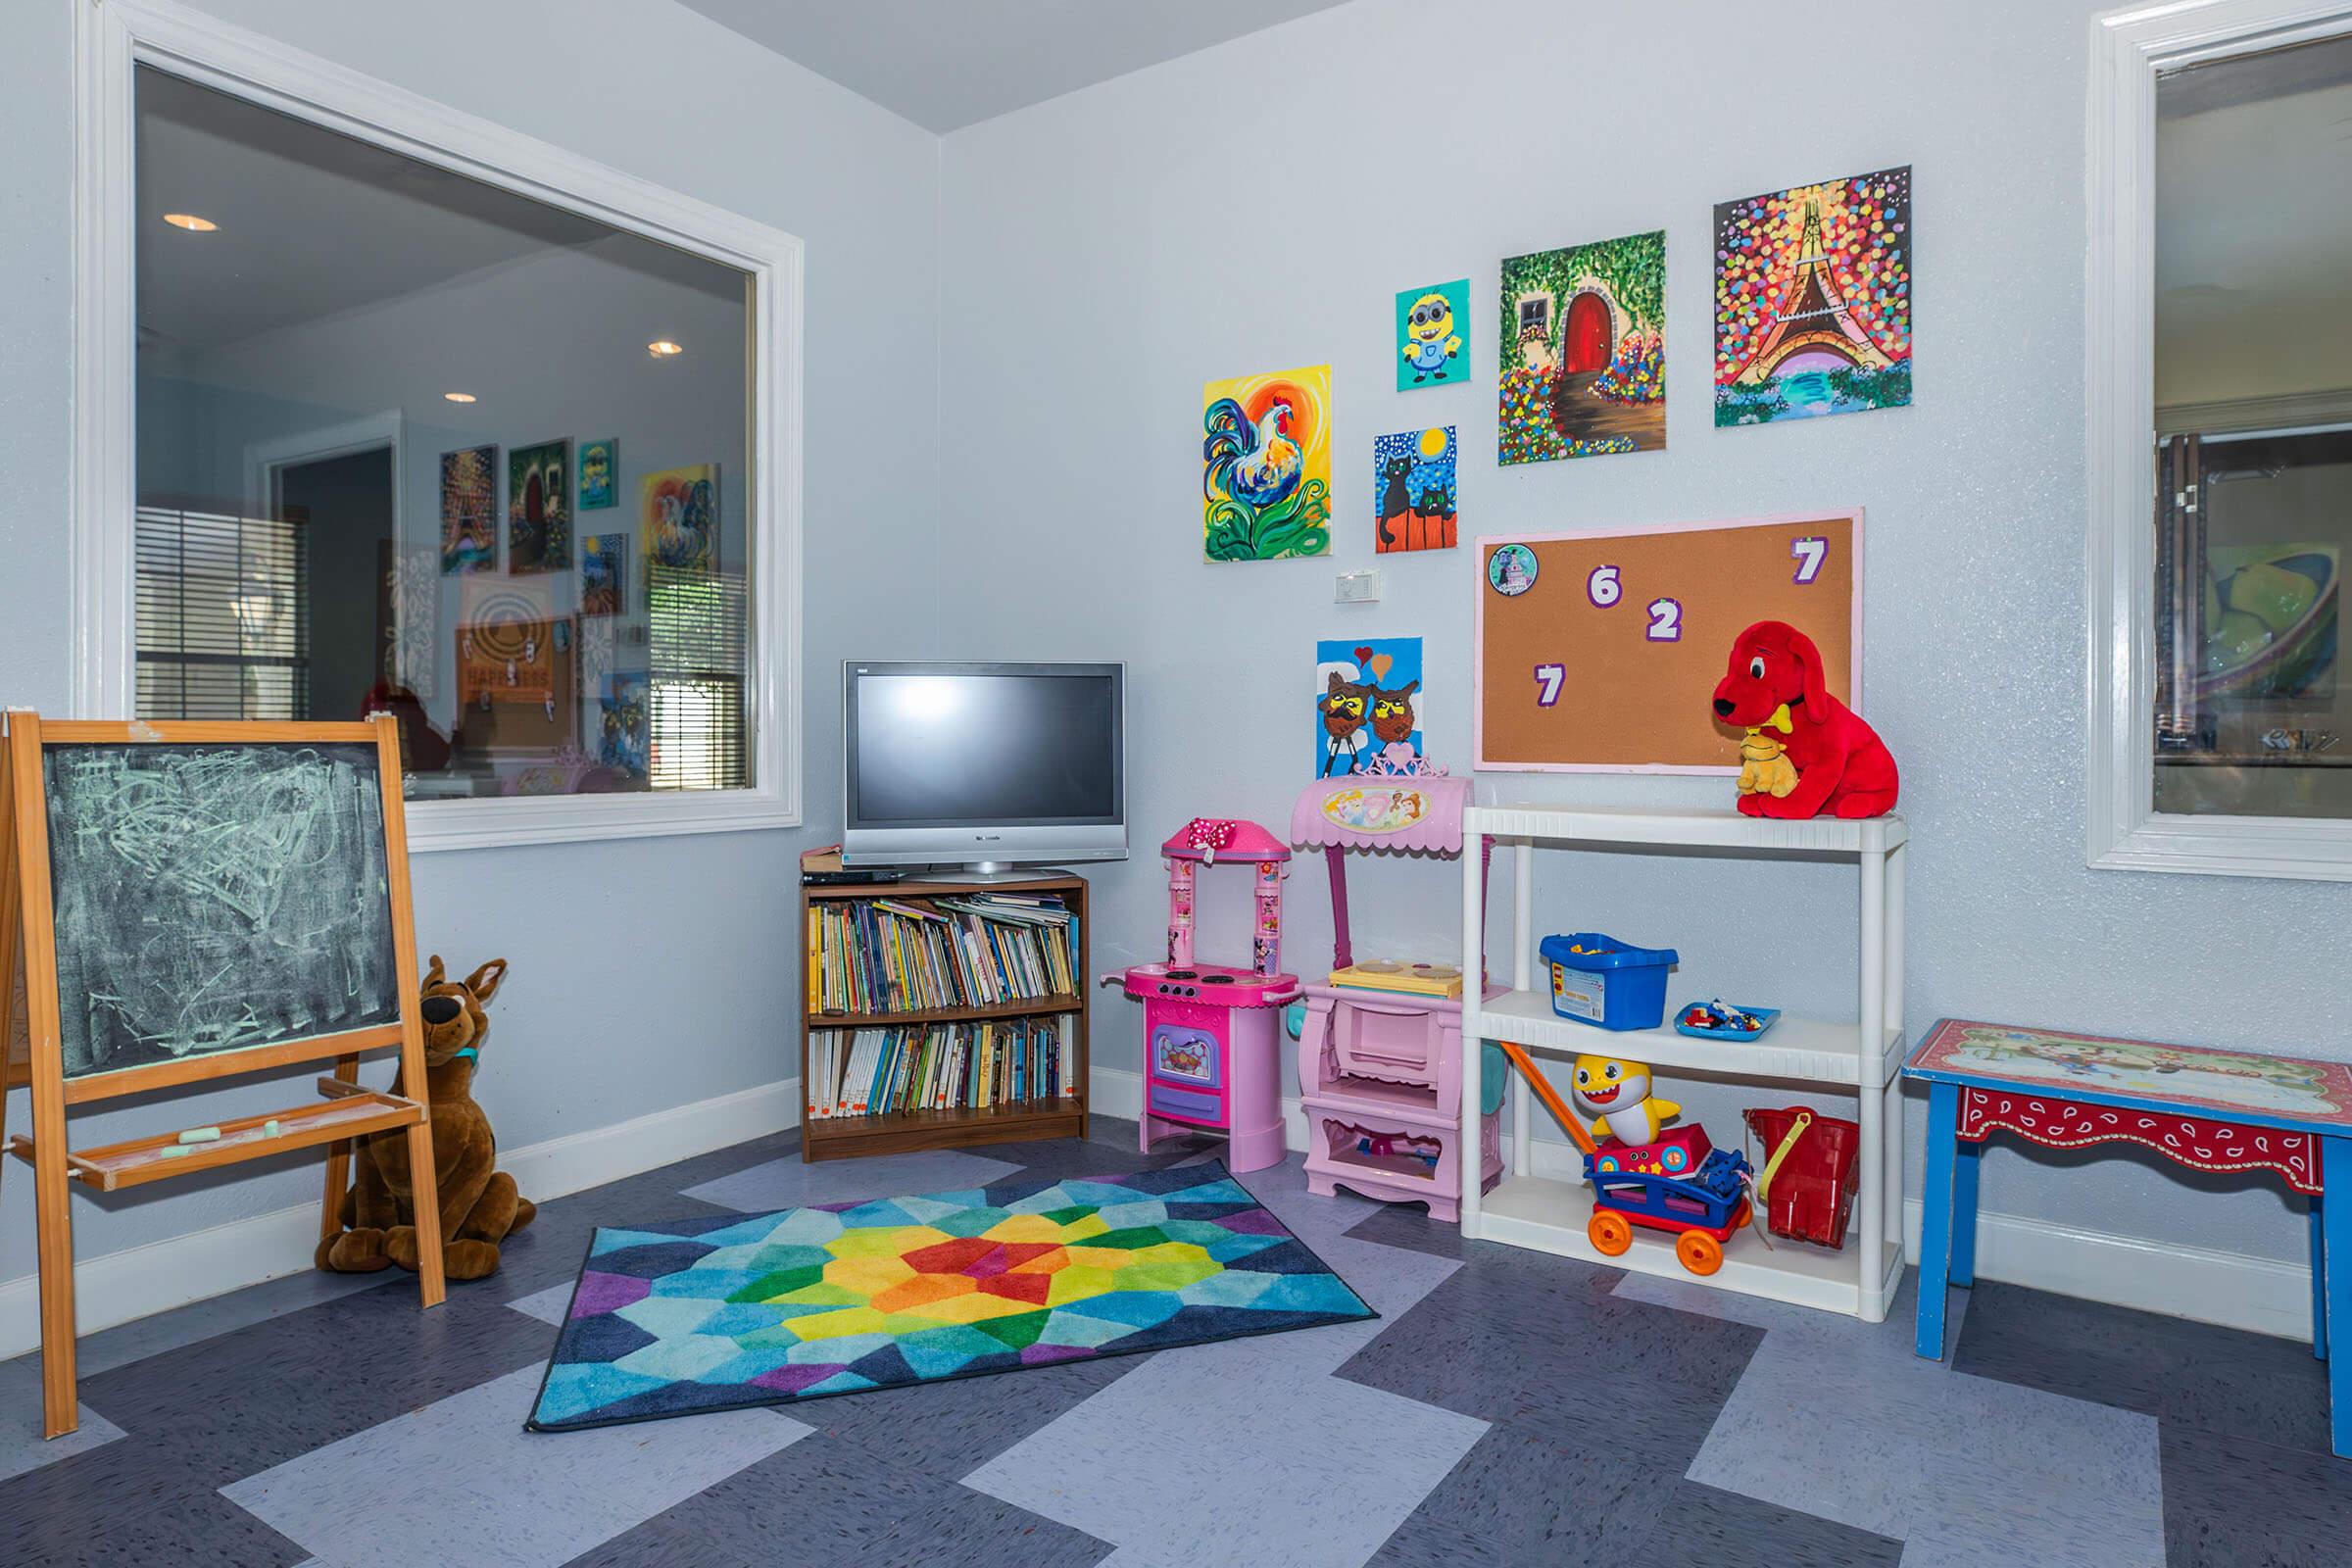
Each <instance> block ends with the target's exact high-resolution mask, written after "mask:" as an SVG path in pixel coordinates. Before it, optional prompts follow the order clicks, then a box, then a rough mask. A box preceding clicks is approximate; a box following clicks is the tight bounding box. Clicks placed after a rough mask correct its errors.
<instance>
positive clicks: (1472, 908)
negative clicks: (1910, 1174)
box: [1462, 806, 1910, 1323]
mask: <svg viewBox="0 0 2352 1568" xmlns="http://www.w3.org/2000/svg"><path fill="white" fill-rule="evenodd" d="M1462 833H1463V837H1464V838H1465V840H1468V839H1471V838H1475V837H1477V836H1479V835H1482V834H1491V835H1493V836H1494V838H1495V842H1496V844H1497V846H1498V847H1508V848H1510V849H1511V850H1512V851H1513V854H1514V856H1515V860H1516V863H1515V875H1514V877H1513V890H1514V893H1513V897H1514V903H1515V905H1516V907H1515V909H1514V911H1513V919H1512V933H1511V943H1510V952H1511V955H1512V960H1513V970H1512V973H1513V980H1512V989H1511V990H1508V991H1505V992H1501V993H1499V994H1497V995H1492V996H1488V997H1486V998H1484V999H1483V1000H1482V999H1480V998H1478V997H1476V996H1475V994H1474V992H1475V988H1465V991H1464V995H1463V1000H1462V1038H1463V1040H1464V1041H1466V1042H1467V1041H1472V1040H1509V1041H1512V1042H1514V1043H1516V1044H1518V1045H1520V1046H1524V1047H1526V1048H1527V1049H1528V1050H1529V1051H1530V1052H1531V1053H1532V1054H1535V1055H1537V1056H1538V1057H1539V1058H1543V1057H1551V1058H1557V1059H1562V1060H1564V1059H1566V1058H1568V1057H1571V1056H1574V1055H1576V1054H1580V1053H1586V1052H1593V1053H1602V1054H1610V1055H1621V1056H1627V1057H1631V1058H1633V1059H1634V1060H1637V1061H1644V1062H1647V1063H1649V1065H1650V1066H1651V1067H1652V1068H1654V1069H1656V1070H1657V1071H1658V1072H1659V1073H1661V1074H1663V1075H1667V1076H1674V1075H1678V1074H1679V1075H1692V1074H1696V1075H1702V1076H1706V1077H1710V1078H1718V1079H1729V1080H1734V1081H1740V1082H1745V1081H1750V1080H1752V1081H1755V1082H1758V1083H1784V1084H1785V1083H1794V1084H1800V1085H1818V1086H1820V1087H1822V1088H1823V1089H1826V1090H1829V1091H1831V1092H1833V1093H1839V1094H1848V1095H1854V1096H1856V1097H1857V1098H1858V1101H1859V1105H1860V1109H1859V1114H1858V1115H1857V1116H1856V1118H1855V1119H1856V1121H1857V1122H1858V1123H1859V1125H1860V1127H1861V1132H1862V1136H1861V1148H1860V1151H1859V1154H1860V1167H1861V1168H1860V1171H1859V1173H1858V1177H1859V1183H1860V1189H1861V1190H1860V1193H1859V1194H1858V1196H1857V1201H1856V1204H1855V1214H1854V1218H1853V1222H1852V1223H1851V1224H1850V1225H1849V1226H1848V1227H1847V1230H1846V1238H1845V1247H1844V1248H1843V1250H1837V1251H1833V1250H1828V1249H1826V1248H1819V1247H1811V1246H1807V1245H1806V1244H1804V1243H1801V1242H1789V1241H1781V1242H1779V1243H1778V1245H1776V1246H1775V1247H1774V1248H1772V1249H1770V1250H1767V1249H1766V1248H1765V1246H1764V1244H1763V1243H1762V1242H1761V1241H1759V1240H1757V1238H1756V1237H1755V1236H1754V1234H1753V1233H1752V1232H1749V1233H1743V1234H1742V1235H1740V1236H1736V1237H1734V1238H1733V1239H1732V1241H1731V1242H1730V1243H1729V1244H1727V1245H1726V1246H1725V1248H1724V1256H1723V1267H1722V1268H1721V1269H1719V1270H1717V1271H1716V1272H1715V1273H1714V1274H1712V1275H1708V1276H1705V1277H1701V1276H1698V1275H1694V1274H1691V1273H1689V1272H1688V1271H1686V1270H1685V1269H1684V1268H1683V1266H1682V1264H1681V1263H1680V1262H1678V1261H1677V1260H1676V1258H1675V1255H1674V1245H1673V1243H1674V1239H1673V1238H1672V1237H1670V1236H1665V1235H1662V1234H1661V1233H1659V1232H1656V1231H1652V1230H1647V1229H1643V1228H1642V1227H1639V1226H1637V1227H1636V1228H1635V1231H1634V1245H1633V1248H1632V1250H1629V1251H1627V1252H1626V1253H1624V1254H1623V1255H1622V1256H1618V1257H1607V1256H1604V1255H1603V1254H1602V1253H1601V1252H1600V1251H1599V1250H1597V1249H1595V1248H1594V1247H1593V1244H1592V1242H1591V1241H1590V1240H1588V1239H1587V1237H1586V1235H1585V1227H1586V1224H1587V1222H1588V1221H1589V1220H1590V1219H1591V1218H1592V1215H1593V1192H1592V1189H1591V1188H1590V1187H1589V1186H1587V1185H1586V1184H1585V1182H1584V1181H1583V1179H1582V1175H1581V1160H1579V1159H1577V1157H1576V1152H1575V1150H1574V1148H1573V1147H1572V1146H1567V1145H1557V1146H1555V1145H1551V1144H1549V1143H1548V1142H1546V1143H1545V1144H1544V1145H1541V1146H1539V1145H1538V1144H1537V1143H1536V1142H1535V1140H1534V1139H1533V1138H1532V1137H1531V1136H1530V1134H1531V1132H1532V1130H1533V1126H1532V1124H1533V1119H1534V1118H1533V1112H1532V1110H1531V1106H1532V1103H1533V1098H1534V1097H1533V1096H1531V1095H1530V1094H1529V1092H1528V1089H1527V1086H1526V1084H1524V1083H1514V1084H1513V1085H1512V1091H1513V1092H1512V1096H1511V1163H1510V1168H1509V1169H1508V1170H1506V1171H1505V1172H1504V1174H1503V1178H1502V1180H1501V1181H1500V1182H1499V1183H1498V1184H1496V1186H1495V1190H1494V1191H1493V1192H1491V1193H1481V1192H1480V1191H1479V1183H1478V1179H1477V1174H1476V1166H1475V1164H1471V1165H1466V1166H1465V1167H1464V1175H1465V1180H1464V1182H1463V1192H1462V1234H1463V1235H1464V1236H1467V1237H1481V1238H1484V1239H1486V1240H1488V1241H1494V1242H1507V1243H1509V1244H1511V1245H1512V1246H1514V1247H1529V1248H1534V1249H1536V1250H1540V1251H1545V1252H1557V1253H1559V1254H1561V1255H1562V1256H1566V1257H1581V1258H1585V1259H1587V1260H1588V1261H1591V1262H1594V1263H1601V1264H1605V1265H1608V1266H1610V1267H1613V1268H1625V1269H1634V1270H1637V1271H1639V1272H1641V1273H1644V1274H1662V1275H1666V1276H1668V1277H1670V1278H1675V1279H1683V1280H1690V1281H1691V1282H1693V1283H1696V1284H1700V1285H1712V1286H1716V1287H1719V1288H1721V1289H1724V1290H1734V1291H1745V1292H1747V1293H1748V1294H1749V1295H1752V1296H1763V1297H1770V1298H1771V1299H1774V1300H1779V1301H1792V1302H1795V1303H1796V1304H1798V1305H1800V1306H1815V1307H1821V1308H1824V1309H1826V1310H1829V1311H1834V1312H1844V1313H1847V1314H1849V1315H1852V1316H1855V1317H1859V1318H1861V1319H1862V1320H1863V1321H1865V1322H1869V1323H1877V1322H1880V1321H1882V1320H1884V1319H1885V1318H1886V1316H1887V1300H1888V1299H1890V1298H1891V1297H1892V1296H1893V1295H1894V1290H1895V1286H1896V1285H1897V1284H1898V1283H1900V1281H1901V1278H1902V1268H1903V1248H1902V1214H1903V1203H1902V1197H1903V1191H1902V1180H1903V1158H1902V1127H1903V1118H1902V1104H1901V1098H1900V1097H1901V1083H1902V1080H1901V1077H1900V1075H1899V1071H1898V1069H1899V1068H1900V1067H1901V1066H1902V1061H1903V1056H1904V1041H1903V964H1902V953H1903V861H1904V846H1905V844H1906V843H1907V842H1908V840H1909V836H1910V835H1909V830H1908V829H1907V828H1906V826H1905V825H1904V822H1903V819H1902V818H1901V817H1899V816H1879V817H1871V818H1869V819H1867V820H1864V821H1858V822H1848V821H1839V820H1837V819H1835V818H1820V817H1817V818H1814V819H1812V820H1810V821H1802V822H1783V821H1775V820H1772V819H1770V818H1764V817H1752V816H1742V815H1740V813H1739V812H1738V811H1735V810H1730V809H1723V810H1686V811H1658V810H1642V809H1611V808H1602V807H1577V808H1572V807H1553V806H1473V807H1470V808H1468V809H1465V811H1464V812H1463V817H1462ZM1544 845H1550V846H1555V847H1561V848H1575V849H1581V850H1600V851H1606V850H1608V849H1611V848H1618V849H1628V850H1631V849H1649V848H1659V847H1664V848H1675V849H1687V850H1700V851H1715V852H1718V853H1720V854H1722V855H1724V856H1726V857H1731V858H1743V857H1752V856H1773V855H1785V854H1791V853H1793V854H1800V855H1804V856H1806V857H1808V858H1838V859H1852V860H1853V861H1855V862H1856V867H1857V870H1858V873H1859V880H1860V883H1861V899H1860V907H1861V912H1860V918H1859V921H1858V925H1859V932H1858V938H1859V941H1860V944H1861V965H1860V975H1861V980H1860V986H1859V990H1860V996H1859V997H1858V999H1857V1005H1856V1008H1855V1015H1856V1016H1857V1017H1858V1018H1859V1019H1861V1020H1862V1021H1861V1022H1860V1023H1828V1022H1824V1021H1822V1020H1820V1019H1817V1018H1806V1017H1800V1016H1798V1015H1796V1014H1794V1013H1790V1012H1784V1013H1783V1014H1782V1015H1781V1018H1780V1021H1779V1022H1777V1023H1776V1024H1774V1025H1773V1027H1772V1030H1771V1032H1770V1033H1768V1034H1766V1035H1765V1036H1764V1037H1763V1038H1762V1039H1761V1040H1758V1041H1754V1042H1752V1043H1750V1042H1742V1041H1718V1040H1696V1039H1692V1038H1691V1037H1690V1036H1688V1035H1679V1034H1676V1033H1675V1032H1674V1028H1673V1024H1672V1022H1671V1009H1672V1008H1673V1006H1674V1005H1675V1004H1676V1002H1677V1001H1678V1000H1688V999H1689V998H1691V997H1706V996H1711V995H1713V994H1714V993H1713V992H1712V991H1710V990H1709V989H1708V986H1707V982H1706V981H1705V979H1704V978H1703V976H1702V977H1698V978H1691V977H1690V976H1688V975H1687V974H1685V973H1683V972H1680V971H1678V974H1677V977H1676V978H1675V979H1674V980H1673V981H1672V982H1671V990H1670V992H1669V997H1668V1007H1669V1021H1668V1023H1667V1024H1666V1025H1664V1026H1663V1027H1660V1028H1657V1029H1647V1030H1627V1031H1609V1030H1603V1029H1597V1028H1594V1027H1593V1026H1591V1025H1589V1024H1583V1023H1577V1022H1574V1021H1572V1020H1570V1019H1566V1018H1560V1017H1556V1016H1554V1015H1553V1013H1552V1010H1551V994H1550V984H1549V980H1548V977H1547V975H1546V972H1545V970H1544V965H1543V964H1542V962H1541V960H1540V959H1539V958H1538V957H1537V955H1536V947H1537V944H1538V943H1539V942H1540V941H1541V940H1542V933H1541V932H1539V931H1537V930H1536V929H1535V925H1534V919H1533V909H1534V898H1535V892H1534V884H1535V869H1536V850H1537V849H1538V847H1540V846H1544ZM1462 867H1463V875H1462V951H1463V952H1464V953H1484V952H1487V951H1488V948H1487V942H1486V935H1487V934H1486V898H1485V888H1484V886H1483V885H1482V881H1481V878H1480V875H1479V866H1478V860H1477V858H1476V857H1473V856H1469V855H1465V856H1463V857H1462ZM1792 918H1801V916H1792ZM1479 1071H1480V1059H1479V1053H1478V1052H1476V1051H1465V1052H1464V1053H1463V1063H1462V1103H1464V1104H1466V1105H1475V1104H1477V1103H1479V1097H1480V1087H1479ZM1513 1077H1514V1078H1516V1077H1517V1074H1516V1073H1513ZM1725 1141H1726V1142H1727V1143H1734V1144H1736V1143H1737V1142H1738V1140H1737V1139H1736V1138H1727V1139H1726V1140H1725ZM1539 1148H1543V1149H1546V1150H1552V1151H1554V1152H1560V1153H1564V1154H1565V1155H1566V1156H1567V1158H1566V1159H1565V1160H1545V1161H1544V1162H1543V1163H1544V1164H1546V1165H1548V1166H1549V1167H1550V1168H1549V1169H1548V1170H1547V1171H1546V1172H1544V1173H1543V1174H1539V1173H1538V1171H1537V1169H1536V1166H1537V1164H1538V1163H1539V1161H1538V1157H1537V1151H1538V1149H1539Z"/></svg>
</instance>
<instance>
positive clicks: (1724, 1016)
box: [1674, 1002, 1781, 1040]
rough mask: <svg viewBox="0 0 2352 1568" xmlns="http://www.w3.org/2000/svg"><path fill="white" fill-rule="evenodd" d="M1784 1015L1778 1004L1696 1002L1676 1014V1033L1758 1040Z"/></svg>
mask: <svg viewBox="0 0 2352 1568" xmlns="http://www.w3.org/2000/svg"><path fill="white" fill-rule="evenodd" d="M1780 1015H1781V1009H1780V1008H1778V1007H1742V1006H1734V1005H1727V1004H1725V1003H1722V1002H1693V1003H1691V1005H1688V1006H1686V1007H1684V1008H1683V1009H1682V1010H1681V1011H1680V1012H1677V1013H1676V1014H1675V1015H1674V1032H1675V1033H1676V1034H1678V1035H1690V1036H1691V1038H1693V1039H1696V1040H1758V1039H1761V1038H1763V1035H1764V1031H1766V1030H1767V1029H1770V1028H1771V1027H1772V1023H1773V1020H1774V1019H1776V1018H1778V1017H1779V1016H1780Z"/></svg>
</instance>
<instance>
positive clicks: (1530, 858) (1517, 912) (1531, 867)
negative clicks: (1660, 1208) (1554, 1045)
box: [1511, 842, 1536, 1176]
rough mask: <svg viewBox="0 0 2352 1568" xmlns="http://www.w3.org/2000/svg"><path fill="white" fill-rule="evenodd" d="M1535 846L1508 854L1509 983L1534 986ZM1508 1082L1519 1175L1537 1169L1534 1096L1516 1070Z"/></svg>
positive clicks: (1513, 1162)
mask: <svg viewBox="0 0 2352 1568" xmlns="http://www.w3.org/2000/svg"><path fill="white" fill-rule="evenodd" d="M1535 909H1536V847H1535V845H1534V844H1533V843H1532V842H1531V843H1526V844H1522V845H1520V846H1519V847H1518V850H1517V853H1515V854H1514V855H1513V856H1512V857H1511V964H1512V971H1511V972H1512V980H1511V984H1512V985H1514V986H1516V987H1517V988H1518V989H1519V990H1521V991H1527V990H1532V989H1533V988H1534V986H1535V983H1536V982H1535V940H1536V939H1535V919H1536V915H1535ZM1511 1076H1512V1080H1513V1081H1512V1084H1511V1170H1512V1171H1513V1172H1514V1173H1515V1174H1517V1175H1521V1176H1526V1175H1529V1174H1531V1173H1532V1172H1533V1171H1534V1170H1535V1168H1536V1133H1535V1111H1534V1105H1535V1098H1536V1097H1535V1096H1534V1095H1533V1094H1531V1093H1530V1092H1529V1091H1528V1087H1527V1080H1526V1079H1525V1078H1522V1077H1520V1076H1519V1075H1518V1074H1517V1073H1513V1074H1512V1075H1511Z"/></svg>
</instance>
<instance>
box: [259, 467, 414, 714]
mask: <svg viewBox="0 0 2352 1568" xmlns="http://www.w3.org/2000/svg"><path fill="white" fill-rule="evenodd" d="M394 456H395V453H394V449H393V448H392V447H390V446H388V445H386V446H378V447H370V448H364V449H362V450H359V451H354V452H339V453H337V454H335V455H334V456H332V457H324V458H312V459H307V460H299V461H292V462H284V463H278V464H275V465H273V466H271V467H270V470H269V486H270V496H269V501H270V514H271V515H274V516H277V517H282V518H284V519H285V520H286V521H288V522H290V523H293V524H294V525H295V526H297V527H298V528H300V529H301V531H302V539H303V550H302V560H303V567H304V569H303V581H302V585H301V589H300V596H299V597H300V600H301V606H300V608H301V610H302V612H303V621H304V627H305V638H304V641H305V644H306V654H307V662H308V665H309V674H310V680H309V692H310V696H309V703H308V709H309V711H307V712H304V713H303V714H301V715H300V716H301V717H303V718H308V719H321V720H330V721H342V720H349V719H357V718H360V717H362V716H364V715H365V713H366V711H367V699H368V692H369V691H371V690H372V689H373V688H374V687H375V685H376V683H377V682H378V681H381V680H382V679H384V661H385V651H386V650H387V649H389V648H390V647H391V646H392V640H393V634H394V632H395V631H396V630H397V627H396V625H395V623H394V619H393V616H394V613H395V610H394V606H393V603H392V589H391V580H392V548H393V539H394V531H395V528H394V524H395V518H396V517H397V515H398V514H397V503H396V500H395V497H394V494H393V471H394ZM364 605H365V606H372V607H373V613H358V614H354V613H350V612H351V611H353V610H357V609H358V608H359V607H361V606H364ZM314 606H333V607H336V610H335V611H334V613H327V614H312V613H308V612H309V611H310V610H311V608H312V607H314Z"/></svg>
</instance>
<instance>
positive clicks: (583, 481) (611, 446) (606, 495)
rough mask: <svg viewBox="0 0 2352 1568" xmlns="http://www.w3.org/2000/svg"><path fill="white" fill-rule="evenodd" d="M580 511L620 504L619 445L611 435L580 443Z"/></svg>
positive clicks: (592, 510) (591, 510)
mask: <svg viewBox="0 0 2352 1568" xmlns="http://www.w3.org/2000/svg"><path fill="white" fill-rule="evenodd" d="M579 497H580V510H581V511H582V512H595V511H597V510H599V509H600V508H604V507H617V506H619V505H620V442H619V441H618V440H617V439H616V438H614V437H613V436H604V437H602V438H600V439H598V440H595V441H583V442H581V443H580V485H579Z"/></svg>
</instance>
